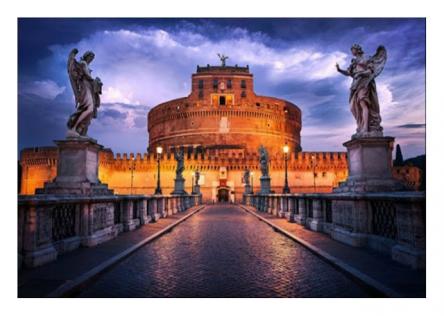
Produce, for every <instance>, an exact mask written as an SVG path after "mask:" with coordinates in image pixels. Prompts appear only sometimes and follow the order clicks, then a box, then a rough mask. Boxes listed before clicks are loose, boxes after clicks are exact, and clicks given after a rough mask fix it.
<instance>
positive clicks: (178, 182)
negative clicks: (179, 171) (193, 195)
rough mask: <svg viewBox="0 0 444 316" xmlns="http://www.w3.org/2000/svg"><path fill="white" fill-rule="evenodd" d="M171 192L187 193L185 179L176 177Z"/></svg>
mask: <svg viewBox="0 0 444 316" xmlns="http://www.w3.org/2000/svg"><path fill="white" fill-rule="evenodd" d="M171 194H187V192H186V191H185V179H184V178H176V179H174V191H173V192H171Z"/></svg>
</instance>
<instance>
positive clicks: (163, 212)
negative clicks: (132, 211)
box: [157, 197, 168, 218]
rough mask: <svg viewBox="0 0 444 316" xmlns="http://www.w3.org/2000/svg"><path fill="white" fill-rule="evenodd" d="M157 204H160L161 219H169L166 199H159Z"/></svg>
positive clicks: (158, 206)
mask: <svg viewBox="0 0 444 316" xmlns="http://www.w3.org/2000/svg"><path fill="white" fill-rule="evenodd" d="M157 203H158V204H157V209H158V211H159V215H160V217H161V218H165V217H167V215H168V213H167V205H166V200H165V197H158V200H157Z"/></svg>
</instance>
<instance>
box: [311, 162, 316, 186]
mask: <svg viewBox="0 0 444 316" xmlns="http://www.w3.org/2000/svg"><path fill="white" fill-rule="evenodd" d="M311 165H312V166H313V187H314V193H316V156H315V155H314V154H313V155H311Z"/></svg>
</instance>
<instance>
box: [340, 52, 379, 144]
mask: <svg viewBox="0 0 444 316" xmlns="http://www.w3.org/2000/svg"><path fill="white" fill-rule="evenodd" d="M351 53H352V55H353V56H354V58H353V59H352V60H351V64H350V66H349V67H348V68H347V70H343V69H341V68H340V67H339V65H338V64H336V69H337V70H338V72H340V73H341V74H343V75H344V76H350V77H352V78H353V82H352V84H351V87H350V96H349V103H350V110H351V112H352V114H353V116H354V118H355V120H356V124H357V128H356V134H354V135H353V136H352V138H360V137H381V136H383V133H382V126H381V116H380V113H379V112H380V111H379V101H378V94H377V93H376V82H375V78H376V77H377V76H378V75H379V74H380V73H381V72H382V70H383V69H384V65H385V62H386V60H387V51H386V49H385V47H384V46H379V47H378V48H377V50H376V53H375V54H374V55H373V56H372V57H370V58H367V57H366V56H365V55H364V51H363V50H362V48H361V46H360V45H358V44H354V45H353V46H352V47H351Z"/></svg>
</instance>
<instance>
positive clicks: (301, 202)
mask: <svg viewBox="0 0 444 316" xmlns="http://www.w3.org/2000/svg"><path fill="white" fill-rule="evenodd" d="M244 204H245V205H247V206H253V207H254V208H256V210H257V211H259V212H267V213H270V214H273V215H275V216H279V217H285V218H287V219H288V220H289V221H291V222H296V223H298V224H300V225H303V226H305V227H306V228H308V229H310V230H313V231H319V232H323V233H326V234H328V235H330V236H331V237H332V238H333V239H335V240H338V241H341V242H343V243H346V244H349V245H351V246H356V247H369V248H372V249H375V250H378V251H381V252H384V253H388V254H390V255H391V257H392V259H393V260H395V261H398V262H400V263H403V264H406V265H409V266H411V267H412V268H423V267H425V247H426V220H425V219H426V208H425V194H424V193H423V192H390V193H341V194H334V193H332V194H268V195H260V194H258V195H256V194H255V195H251V194H246V195H244Z"/></svg>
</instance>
